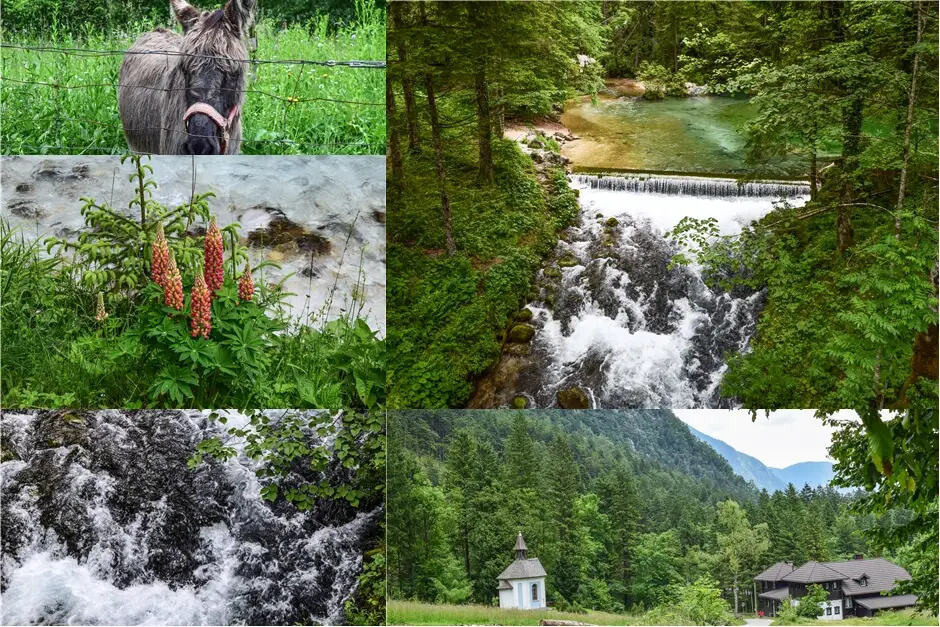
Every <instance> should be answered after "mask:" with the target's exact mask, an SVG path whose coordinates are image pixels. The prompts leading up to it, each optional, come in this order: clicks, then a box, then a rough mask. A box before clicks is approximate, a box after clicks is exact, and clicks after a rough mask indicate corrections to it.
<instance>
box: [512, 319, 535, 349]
mask: <svg viewBox="0 0 940 627" xmlns="http://www.w3.org/2000/svg"><path fill="white" fill-rule="evenodd" d="M534 335H535V327H533V326H532V325H531V324H517V325H516V326H514V327H513V328H512V330H511V331H510V332H509V339H510V340H511V341H513V342H516V343H518V344H524V343H526V342H530V341H532V337H533V336H534Z"/></svg>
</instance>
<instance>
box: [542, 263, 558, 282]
mask: <svg viewBox="0 0 940 627" xmlns="http://www.w3.org/2000/svg"><path fill="white" fill-rule="evenodd" d="M542 274H544V275H545V276H546V277H548V278H549V279H557V278H560V277H561V270H559V269H558V267H557V266H549V267H547V268H545V270H544V271H543V272H542Z"/></svg>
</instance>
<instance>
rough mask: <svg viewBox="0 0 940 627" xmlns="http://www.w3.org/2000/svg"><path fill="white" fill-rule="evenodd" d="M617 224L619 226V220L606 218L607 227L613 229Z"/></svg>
mask: <svg viewBox="0 0 940 627" xmlns="http://www.w3.org/2000/svg"><path fill="white" fill-rule="evenodd" d="M618 224H620V220H618V219H617V218H608V219H607V226H609V227H610V228H614V227H615V226H617V225H618Z"/></svg>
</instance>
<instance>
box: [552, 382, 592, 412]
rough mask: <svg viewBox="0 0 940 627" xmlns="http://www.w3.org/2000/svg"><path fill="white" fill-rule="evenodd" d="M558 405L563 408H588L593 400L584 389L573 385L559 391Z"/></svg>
mask: <svg viewBox="0 0 940 627" xmlns="http://www.w3.org/2000/svg"><path fill="white" fill-rule="evenodd" d="M557 400H558V406H559V407H561V408H562V409H588V408H589V407H590V406H591V401H590V399H589V398H588V395H587V394H585V393H584V390H582V389H581V388H578V387H571V388H567V389H564V390H561V391H560V392H558V396H557Z"/></svg>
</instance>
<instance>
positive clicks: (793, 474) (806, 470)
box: [771, 462, 832, 487]
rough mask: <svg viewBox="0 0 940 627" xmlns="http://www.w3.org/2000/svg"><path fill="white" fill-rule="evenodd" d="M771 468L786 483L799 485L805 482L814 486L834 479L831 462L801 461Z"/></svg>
mask: <svg viewBox="0 0 940 627" xmlns="http://www.w3.org/2000/svg"><path fill="white" fill-rule="evenodd" d="M771 470H773V473H774V474H775V475H777V477H779V478H780V480H781V481H783V483H784V484H787V483H792V484H793V485H795V486H797V487H800V486H802V485H803V484H805V483H808V484H810V485H812V486H815V485H826V484H828V483H829V481H830V480H831V479H832V463H831V462H801V463H799V464H793V465H792V466H787V467H786V468H772V469H771Z"/></svg>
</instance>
